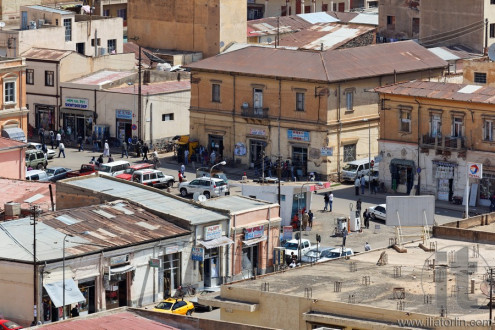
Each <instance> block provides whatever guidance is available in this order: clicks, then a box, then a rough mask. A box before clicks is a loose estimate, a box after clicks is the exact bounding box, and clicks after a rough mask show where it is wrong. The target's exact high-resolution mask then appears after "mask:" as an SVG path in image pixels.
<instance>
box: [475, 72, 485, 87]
mask: <svg viewBox="0 0 495 330" xmlns="http://www.w3.org/2000/svg"><path fill="white" fill-rule="evenodd" d="M473 80H474V82H475V83H477V84H486V72H475V73H474V79H473Z"/></svg>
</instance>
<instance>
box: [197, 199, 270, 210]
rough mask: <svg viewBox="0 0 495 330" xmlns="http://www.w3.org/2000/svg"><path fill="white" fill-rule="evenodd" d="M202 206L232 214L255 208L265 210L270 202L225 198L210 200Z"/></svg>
mask: <svg viewBox="0 0 495 330" xmlns="http://www.w3.org/2000/svg"><path fill="white" fill-rule="evenodd" d="M203 204H204V205H206V206H211V207H214V208H217V209H223V210H229V211H230V212H233V213H235V212H239V211H245V210H250V209H256V208H265V207H267V206H268V205H272V203H270V202H265V201H262V200H258V199H253V198H249V197H246V196H225V197H220V198H212V199H208V200H206V201H205V202H203Z"/></svg>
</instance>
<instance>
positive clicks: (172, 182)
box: [167, 180, 174, 188]
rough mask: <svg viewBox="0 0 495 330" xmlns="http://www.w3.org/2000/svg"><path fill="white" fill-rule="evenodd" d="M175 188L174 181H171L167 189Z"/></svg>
mask: <svg viewBox="0 0 495 330" xmlns="http://www.w3.org/2000/svg"><path fill="white" fill-rule="evenodd" d="M173 186H174V180H170V181H169V182H168V183H167V187H168V188H172V187H173Z"/></svg>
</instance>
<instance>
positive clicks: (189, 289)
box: [174, 284, 196, 298]
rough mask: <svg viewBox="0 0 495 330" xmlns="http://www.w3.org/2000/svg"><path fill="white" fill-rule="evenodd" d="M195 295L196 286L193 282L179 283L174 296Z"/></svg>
mask: <svg viewBox="0 0 495 330" xmlns="http://www.w3.org/2000/svg"><path fill="white" fill-rule="evenodd" d="M194 295H196V288H195V287H193V286H192V285H191V284H189V285H185V286H182V285H179V287H178V288H177V290H176V291H175V294H174V298H184V297H185V296H189V297H191V296H194Z"/></svg>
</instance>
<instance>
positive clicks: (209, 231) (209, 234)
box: [204, 225, 222, 241]
mask: <svg viewBox="0 0 495 330" xmlns="http://www.w3.org/2000/svg"><path fill="white" fill-rule="evenodd" d="M219 237H222V226H221V225H214V226H208V227H205V236H204V240H205V241H209V240H212V239H215V238H219Z"/></svg>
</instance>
